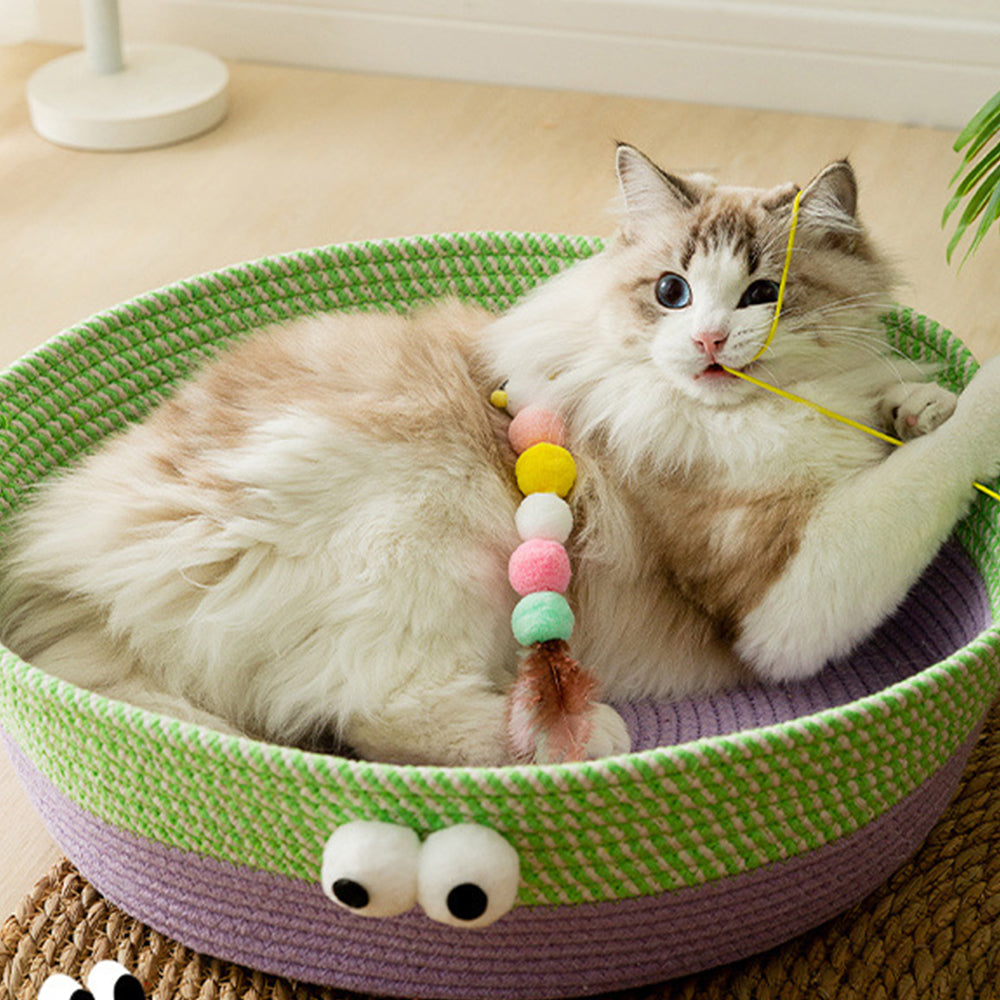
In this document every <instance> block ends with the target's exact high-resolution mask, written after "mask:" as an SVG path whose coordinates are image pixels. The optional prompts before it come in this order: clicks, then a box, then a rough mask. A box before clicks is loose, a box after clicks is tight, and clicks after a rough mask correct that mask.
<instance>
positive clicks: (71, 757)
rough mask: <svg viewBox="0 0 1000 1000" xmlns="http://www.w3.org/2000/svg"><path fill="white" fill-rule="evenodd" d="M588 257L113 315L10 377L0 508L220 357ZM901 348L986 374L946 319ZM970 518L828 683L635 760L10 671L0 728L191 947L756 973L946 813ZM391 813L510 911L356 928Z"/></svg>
mask: <svg viewBox="0 0 1000 1000" xmlns="http://www.w3.org/2000/svg"><path fill="white" fill-rule="evenodd" d="M598 247H599V243H598V241H596V240H591V239H572V238H566V237H547V236H518V235H511V234H483V235H467V236H443V237H432V238H427V239H412V240H399V241H387V242H381V243H366V244H355V245H350V246H344V247H336V248H332V249H325V250H316V251H310V252H304V253H297V254H290V255H286V256H282V257H276V258H272V259H268V260H263V261H259V262H257V263H253V264H247V265H243V266H239V267H235V268H230V269H227V270H225V271H220V272H217V273H213V274H209V275H205V276H202V277H200V278H197V279H193V280H191V281H187V282H183V283H180V284H177V285H175V286H172V287H170V288H167V289H164V290H162V291H160V292H156V293H153V294H150V295H146V296H143V297H142V298H139V299H136V300H134V301H132V302H130V303H127V304H125V305H123V306H120V307H118V308H116V309H113V310H111V311H109V312H107V313H104V314H102V315H99V316H97V317H95V318H93V319H91V320H89V321H87V322H85V323H83V324H81V325H80V326H78V327H74V328H73V329H71V330H70V331H68V332H67V333H65V334H63V335H61V336H60V337H58V338H56V339H55V340H54V341H53V342H51V343H50V344H48V345H47V346H45V347H43V348H41V349H40V350H39V351H37V352H35V353H34V354H32V355H30V356H29V357H27V358H25V359H24V360H22V361H21V362H19V363H18V364H17V365H15V366H14V367H13V368H12V369H11V370H10V371H9V372H7V373H6V374H5V375H4V376H3V377H2V380H0V393H2V396H0V400H2V404H3V407H4V414H5V416H6V427H5V430H4V435H3V437H4V457H3V461H2V462H0V502H2V504H3V505H4V509H7V510H9V509H11V508H13V507H15V506H16V505H17V504H18V503H20V502H22V501H23V500H24V499H26V497H27V494H28V492H29V487H30V486H31V484H32V483H33V482H35V481H36V480H37V479H39V478H40V477H42V476H44V475H46V474H48V473H50V472H51V471H53V470H54V469H56V468H59V467H61V466H64V465H66V464H67V463H69V462H71V461H73V460H74V459H75V458H76V457H77V456H79V455H80V454H81V453H83V452H84V451H86V450H87V449H89V448H90V447H92V446H93V445H95V444H96V443H98V442H100V441H101V440H102V439H103V438H105V437H107V436H108V435H109V434H111V433H112V432H114V431H115V430H117V429H118V428H120V427H122V426H124V425H125V424H126V423H128V422H129V421H133V420H136V419H139V418H140V417H141V416H142V415H143V414H144V413H145V412H147V411H148V409H149V408H150V406H152V405H153V404H154V403H155V402H156V401H157V400H159V399H160V398H162V397H163V395H164V394H166V393H167V392H169V390H170V388H171V386H172V385H173V384H175V383H176V382H177V381H178V380H180V379H182V378H184V377H185V376H186V375H187V374H188V373H189V372H190V371H191V370H192V369H193V368H195V367H196V366H197V365H198V364H199V363H200V362H201V361H202V360H203V359H204V358H206V357H207V356H209V355H211V354H212V353H213V351H214V350H215V349H217V348H218V347H219V346H221V345H223V344H224V343H225V342H227V341H228V340H230V339H232V338H234V337H237V336H239V335H241V334H244V333H245V332H246V331H248V330H249V329H252V328H253V327H256V326H259V325H262V324H264V323H269V322H271V321H274V320H277V319H282V318H286V317H291V316H295V315H298V314H300V313H303V312H307V311H310V312H311V311H317V310H334V309H344V308H354V307H402V306H406V305H407V304H410V303H413V302H416V301H418V300H421V299H425V298H430V297H436V296H440V295H443V294H457V295H460V296H463V297H467V298H473V299H476V300H478V301H480V302H482V303H483V304H486V305H488V306H491V307H495V308H503V307H506V306H508V305H510V304H511V302H513V301H514V300H515V299H516V298H518V297H519V296H520V295H521V294H523V293H524V292H525V291H526V290H527V289H528V288H529V287H531V286H532V285H533V284H535V283H536V282H538V281H539V280H541V279H542V278H544V277H545V276H547V275H549V274H552V273H554V272H555V271H557V270H559V269H560V268H561V267H563V266H565V265H567V264H569V263H571V262H572V261H573V260H576V259H579V258H582V257H586V256H588V255H590V254H592V253H593V252H595V250H596V249H598ZM885 325H886V331H887V335H888V336H889V338H890V340H891V341H892V343H893V344H894V345H895V346H896V347H898V348H899V349H900V350H901V351H903V352H905V353H907V354H910V355H913V356H915V357H924V358H933V359H934V360H937V361H940V362H941V363H942V364H943V366H944V367H943V375H942V378H943V380H944V381H945V382H946V383H947V384H949V385H951V386H952V387H955V388H958V387H960V386H961V385H963V384H964V383H965V382H966V381H967V380H968V378H969V377H970V376H971V373H972V371H973V370H974V368H975V363H974V361H973V360H972V358H971V357H970V355H969V354H968V352H967V351H965V350H964V348H963V347H962V346H961V344H960V343H959V342H958V341H957V340H956V339H955V338H954V337H953V336H951V335H950V334H949V333H948V332H947V331H945V330H943V329H941V328H939V327H938V326H937V325H936V324H934V323H932V322H930V321H928V320H926V319H924V318H923V317H920V316H916V315H914V314H913V313H911V312H909V311H907V310H899V311H897V312H894V313H893V314H891V315H889V316H887V317H886V318H885ZM998 511H1000V506H998V505H997V504H995V503H993V502H992V501H989V500H987V499H985V498H984V499H981V500H979V501H977V503H976V505H975V507H974V509H973V511H972V513H971V514H970V516H969V517H968V518H967V519H966V520H965V521H964V522H963V524H962V525H961V526H960V528H959V530H958V532H957V535H956V538H955V540H954V541H953V542H952V543H950V544H949V545H948V546H946V547H945V549H944V550H943V551H942V553H941V555H940V557H939V558H938V559H937V560H936V561H935V563H934V564H933V565H932V566H931V567H930V569H929V570H928V572H927V574H926V575H925V577H924V578H923V580H922V581H921V582H920V583H919V584H918V585H917V587H916V588H915V589H914V590H913V592H912V593H911V595H910V596H909V598H908V599H907V601H906V603H905V604H904V606H902V607H901V608H900V609H899V611H898V613H897V614H896V615H895V616H894V617H893V619H892V620H891V621H890V622H888V623H887V624H886V625H885V626H884V627H883V628H882V629H880V630H879V632H878V633H877V634H876V635H875V636H873V637H872V639H871V640H870V641H869V642H868V643H866V644H865V646H864V647H863V648H861V649H860V650H858V651H857V652H855V653H854V654H853V655H852V656H850V657H849V658H847V659H845V660H844V661H842V662H838V663H835V664H832V665H830V666H829V667H828V668H827V669H826V670H825V671H824V672H823V673H822V674H821V675H820V676H819V677H818V678H815V679H813V680H811V681H808V682H806V683H802V684H797V685H789V686H787V687H776V688H765V687H763V686H761V687H757V688H752V689H745V690H742V691H739V692H736V693H730V694H727V695H726V696H723V697H715V698H706V699H701V700H689V701H685V702H682V703H679V704H647V703H643V704H630V705H623V706H619V707H620V709H621V711H622V714H623V715H624V717H625V719H626V722H627V723H628V725H629V727H630V730H631V733H632V737H633V748H634V749H633V752H632V753H630V754H628V755H626V756H622V757H618V758H612V759H608V760H602V761H598V762H594V763H587V764H576V765H565V766H556V767H510V768H499V769H459V768H434V767H423V768H416V767H398V766H390V765H384V764H378V763H370V762H362V761H354V760H348V759H344V758H339V757H334V756H320V755H315V754H308V753H302V752H299V751H296V750H291V749H288V748H283V747H276V746H271V745H266V744H262V743H258V742H254V741H251V740H243V739H237V738H231V737H227V736H223V735H220V734H217V733H214V732H211V731H208V730H204V729H201V728H198V727H195V726H189V725H185V724H181V723H179V722H177V721H176V720H171V719H167V718H164V717H160V716H156V715H153V714H149V713H144V712H141V711H139V710H136V709H133V708H130V707H128V706H125V705H122V704H119V703H116V702H112V701H109V700H107V699H104V698H102V697H98V696H95V695H93V694H90V693H88V692H85V691H82V690H80V689H77V688H74V687H72V686H70V685H68V684H66V683H63V682H61V681H58V680H56V679H54V678H51V677H49V676H46V675H45V674H43V673H42V672H40V671H39V670H37V669H36V668H34V667H32V666H30V665H29V664H27V663H24V662H22V661H21V660H19V659H18V658H17V657H16V656H15V655H13V654H12V653H9V652H7V651H4V652H3V654H2V655H0V726H2V732H3V736H4V741H5V743H6V745H7V748H8V750H9V752H10V755H11V758H12V760H13V762H14V765H15V767H16V768H17V770H18V772H19V774H20V777H21V778H22V780H23V782H24V785H25V787H26V789H27V791H28V794H29V795H30V796H31V798H32V799H33V801H34V803H35V804H36V806H37V808H38V809H39V811H40V813H41V814H42V816H43V818H44V819H45V821H46V823H47V824H48V826H49V828H50V829H51V831H52V833H53V835H54V836H55V838H56V839H57V840H58V841H59V843H60V844H61V846H62V847H63V849H64V850H65V852H66V854H67V856H68V857H69V858H70V859H71V860H72V862H73V863H74V864H75V865H76V866H77V868H78V869H79V871H80V872H81V873H82V874H83V875H84V876H85V877H86V878H87V879H88V881H89V882H91V883H92V884H93V885H94V886H95V887H96V888H97V889H98V890H99V891H100V892H101V893H102V894H103V895H104V896H105V897H107V899H108V900H110V901H111V902H112V903H114V904H116V905H117V906H120V907H121V908H122V910H124V911H125V912H126V913H128V914H130V915H131V916H132V917H134V918H136V919H138V920H141V921H143V922H144V923H145V924H147V925H149V926H150V927H152V928H154V929H156V930H157V931H159V932H161V933H163V934H165V935H168V936H169V937H171V938H173V939H175V940H177V941H179V942H181V943H182V944H184V945H186V946H188V947H190V948H192V949H195V950H197V951H199V952H203V953H206V954H209V955H214V956H217V957H219V958H221V959H225V960H228V961H232V962H236V963H239V964H241V965H245V966H248V967H250V968H253V969H256V970H260V971H262V972H267V973H273V974H276V975H280V976H287V977H290V978H293V979H297V980H301V981H305V982H310V983H316V984H325V985H328V986H334V987H339V988H346V989H353V990H359V991H365V992H371V993H376V994H389V995H406V996H415V997H442V998H446V997H459V998H483V1000H486V998H519V997H525V998H527V997H565V996H575V995H580V994H585V993H598V992H602V991H607V990H612V989H623V988H626V987H630V986H637V985H640V984H644V983H651V982H657V981H660V980H664V979H667V978H670V977H674V976H679V975H687V974H690V973H692V972H695V971H697V970H700V969H705V968H708V967H711V966H715V965H719V964H722V963H727V962H731V961H734V960H736V959H739V958H741V957H743V956H747V955H751V954H755V953H757V952H760V951H762V950H764V949H767V948H770V947H773V946H774V945H776V944H778V943H780V942H782V941H785V940H788V939H790V938H792V937H793V936H794V935H796V934H798V933H800V932H802V931H804V930H806V929H808V928H811V927H814V926H816V925H818V924H819V923H821V922H822V921H824V920H826V919H828V918H829V917H831V916H833V915H834V914H837V913H839V912H841V911H843V910H845V909H846V908H848V907H850V906H851V905H853V904H854V903H856V902H857V901H858V900H859V899H861V898H862V897H864V896H865V895H866V894H867V893H868V892H870V891H871V890H872V889H873V888H874V887H875V886H878V885H879V884H881V883H882V882H884V881H885V880H886V879H887V878H888V877H889V876H890V875H891V873H892V872H893V871H895V870H896V869H897V868H898V867H899V866H900V865H901V864H903V863H904V862H905V861H906V859H907V858H909V857H910V856H911V855H912V854H913V853H914V851H915V850H916V849H917V848H918V846H919V845H920V844H921V842H922V841H923V840H924V838H925V837H926V836H927V833H928V831H929V830H930V829H931V827H932V825H933V824H934V822H935V820H936V819H937V818H938V817H940V815H941V814H942V812H943V810H944V808H945V807H946V805H947V803H948V801H949V800H950V799H951V797H952V796H953V794H954V791H955V788H956V786H957V782H958V780H959V776H960V774H961V772H962V768H963V766H964V764H965V761H966V760H967V757H968V755H969V752H970V749H971V747H972V745H973V744H974V742H975V739H976V734H977V732H978V731H979V728H980V726H981V723H982V720H983V718H984V715H985V713H986V710H987V708H988V706H989V705H990V703H991V702H992V700H993V698H994V695H995V694H996V692H997V690H998V683H1000V667H998V659H997V652H998V636H997V634H996V633H995V632H994V631H993V630H992V629H991V628H990V624H991V621H992V618H993V612H994V611H995V610H996V608H997V602H998V601H1000V589H998V587H1000V583H998V574H997V569H998V565H1000V563H998V557H997V555H996V551H997V545H996V539H997V516H998ZM357 820H378V821H382V822H389V823H394V824H397V825H400V826H405V827H408V828H410V829H413V830H414V831H415V832H416V833H417V834H418V835H419V837H421V838H426V837H427V836H429V835H430V834H432V833H433V832H434V831H437V830H440V829H443V828H445V827H452V826H456V825H459V824H463V823H475V824H479V825H482V826H487V827H490V828H492V829H493V830H494V831H496V832H497V833H498V834H499V835H500V836H502V837H503V838H504V839H505V840H506V841H507V842H508V843H509V844H510V845H511V846H512V847H513V848H514V849H515V850H516V852H517V854H518V857H519V861H520V886H519V891H518V895H517V900H516V905H515V906H514V908H513V909H512V910H511V911H510V912H509V913H507V914H506V915H505V916H503V917H502V918H501V919H500V920H499V921H498V922H497V923H495V924H493V925H491V926H489V927H487V928H482V929H475V930H473V929H462V928H456V927H453V926H446V925H444V924H441V923H437V922H435V921H433V920H431V919H430V918H429V917H428V916H427V915H426V913H425V912H424V911H423V910H421V909H420V908H419V907H416V908H414V909H412V910H410V911H408V912H406V913H404V914H402V915H400V916H394V917H389V918H384V919H375V918H364V917H360V916H358V915H356V914H353V913H350V912H347V911H345V910H344V909H342V908H339V907H337V906H335V905H333V904H332V903H331V902H330V900H329V899H328V898H327V897H326V895H325V894H324V892H323V889H322V887H321V884H320V871H321V863H322V853H323V847H324V844H325V843H326V841H327V838H328V837H329V836H330V835H331V833H332V832H333V831H334V830H336V829H338V828H339V827H341V826H342V825H344V824H346V823H349V822H352V821H357Z"/></svg>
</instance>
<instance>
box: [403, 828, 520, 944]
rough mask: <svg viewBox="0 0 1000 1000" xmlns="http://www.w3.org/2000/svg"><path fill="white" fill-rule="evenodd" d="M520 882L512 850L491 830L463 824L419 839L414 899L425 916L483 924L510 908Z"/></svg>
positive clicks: (457, 924) (446, 921) (452, 922)
mask: <svg viewBox="0 0 1000 1000" xmlns="http://www.w3.org/2000/svg"><path fill="white" fill-rule="evenodd" d="M520 881H521V862H520V859H519V858H518V856H517V851H515V850H514V848H513V847H511V846H510V844H508V843H507V841H506V840H504V839H503V837H501V836H500V834H498V833H497V832H496V831H494V830H490V829H489V828H488V827H485V826H477V825H474V824H472V823H465V824H461V825H459V826H451V827H448V828H446V829H444V830H438V831H437V832H436V833H432V834H431V835H430V836H429V837H428V838H427V840H426V841H425V842H424V846H423V849H422V850H421V852H420V872H419V876H418V879H417V883H418V888H417V899H418V901H419V902H420V905H421V906H422V907H423V909H424V912H425V913H426V914H427V916H429V917H430V918H431V920H437V921H438V922H439V923H442V924H450V925H451V926H452V927H486V926H487V925H489V924H492V923H493V922H494V921H495V920H499V919H500V917H502V916H503V915H504V914H505V913H507V912H508V911H509V910H510V909H511V907H513V905H514V900H515V899H516V898H517V889H518V886H519V884H520Z"/></svg>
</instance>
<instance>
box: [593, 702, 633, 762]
mask: <svg viewBox="0 0 1000 1000" xmlns="http://www.w3.org/2000/svg"><path fill="white" fill-rule="evenodd" d="M592 711H593V715H592V723H591V724H592V726H593V728H592V730H591V733H590V739H589V740H587V759H588V760H597V759H598V758H599V757H616V756H617V755H618V754H623V753H628V752H629V750H631V749H632V739H631V737H630V736H629V734H628V729H627V727H626V726H625V720H624V719H623V718H622V717H621V716H620V715H619V714H618V713H617V712H616V711H615V710H614V709H613V708H612V707H611V706H610V705H603V704H597V705H594V707H593V709H592Z"/></svg>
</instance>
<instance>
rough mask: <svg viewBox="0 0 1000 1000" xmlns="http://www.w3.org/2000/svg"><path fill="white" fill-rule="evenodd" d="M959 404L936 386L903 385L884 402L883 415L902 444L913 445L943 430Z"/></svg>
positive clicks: (922, 383) (881, 405)
mask: <svg viewBox="0 0 1000 1000" xmlns="http://www.w3.org/2000/svg"><path fill="white" fill-rule="evenodd" d="M957 400H958V397H957V396H955V394H954V393H951V392H949V391H948V390H947V389H943V388H942V387H941V386H939V385H938V384H937V383H935V382H902V383H900V384H899V385H894V386H893V387H892V388H891V389H890V390H889V391H888V392H887V393H886V394H885V396H884V397H883V398H882V401H881V403H880V413H881V417H882V421H883V423H884V425H885V426H886V427H888V428H889V429H890V430H892V431H893V432H894V433H895V435H896V436H897V437H898V438H899V439H900V440H901V441H912V440H913V438H917V437H922V436H923V435H924V434H930V432H931V431H933V430H935V429H936V428H937V427H940V426H941V424H943V423H944V422H945V421H946V420H947V419H948V418H949V417H950V416H951V415H952V414H953V413H954V412H955V404H956V402H957Z"/></svg>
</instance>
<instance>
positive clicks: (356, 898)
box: [333, 878, 371, 910]
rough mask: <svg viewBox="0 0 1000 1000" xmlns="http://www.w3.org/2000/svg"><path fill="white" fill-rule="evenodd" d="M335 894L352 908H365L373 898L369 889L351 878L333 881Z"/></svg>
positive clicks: (345, 904)
mask: <svg viewBox="0 0 1000 1000" xmlns="http://www.w3.org/2000/svg"><path fill="white" fill-rule="evenodd" d="M333 894H334V896H336V897H337V899H339V900H340V901H341V902H342V903H343V904H344V906H349V907H350V908H351V909H352V910H363V909H364V908H365V907H366V906H367V905H368V903H369V902H370V900H371V897H370V896H369V895H368V890H367V889H366V888H365V887H364V886H363V885H361V883H360V882H355V881H354V879H350V878H338V879H337V881H336V882H334V883H333Z"/></svg>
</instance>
